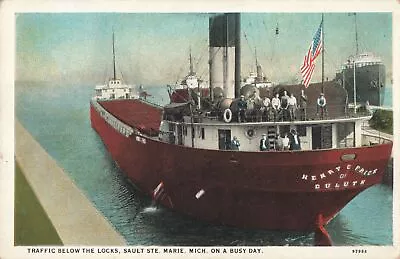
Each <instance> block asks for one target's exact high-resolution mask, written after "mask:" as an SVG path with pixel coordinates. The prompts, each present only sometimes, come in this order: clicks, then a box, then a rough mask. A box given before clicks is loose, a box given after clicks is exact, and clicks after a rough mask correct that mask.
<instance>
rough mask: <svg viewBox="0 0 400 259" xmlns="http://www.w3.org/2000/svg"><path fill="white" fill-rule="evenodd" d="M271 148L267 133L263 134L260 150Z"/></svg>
mask: <svg viewBox="0 0 400 259" xmlns="http://www.w3.org/2000/svg"><path fill="white" fill-rule="evenodd" d="M268 150H269V141H268V139H267V134H262V138H261V139H260V151H268Z"/></svg>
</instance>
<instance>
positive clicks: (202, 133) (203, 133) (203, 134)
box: [201, 128, 205, 139]
mask: <svg viewBox="0 0 400 259" xmlns="http://www.w3.org/2000/svg"><path fill="white" fill-rule="evenodd" d="M204 138H205V132H204V128H201V139H204Z"/></svg>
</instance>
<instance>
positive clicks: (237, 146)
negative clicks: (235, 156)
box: [231, 136, 240, 150]
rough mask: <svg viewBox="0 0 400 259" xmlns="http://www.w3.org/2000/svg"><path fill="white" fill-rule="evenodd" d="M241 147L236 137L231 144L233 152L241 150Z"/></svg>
mask: <svg viewBox="0 0 400 259" xmlns="http://www.w3.org/2000/svg"><path fill="white" fill-rule="evenodd" d="M239 147H240V142H239V140H238V139H237V137H236V136H234V137H233V139H232V142H231V149H232V150H239Z"/></svg>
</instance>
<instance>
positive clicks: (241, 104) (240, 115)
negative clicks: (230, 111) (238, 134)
mask: <svg viewBox="0 0 400 259" xmlns="http://www.w3.org/2000/svg"><path fill="white" fill-rule="evenodd" d="M238 109H239V111H238V121H239V122H242V121H244V117H245V116H244V115H245V112H246V109H247V102H246V101H245V100H244V95H241V96H240V100H239V102H238Z"/></svg>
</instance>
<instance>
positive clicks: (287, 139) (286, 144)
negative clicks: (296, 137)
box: [282, 133, 290, 150]
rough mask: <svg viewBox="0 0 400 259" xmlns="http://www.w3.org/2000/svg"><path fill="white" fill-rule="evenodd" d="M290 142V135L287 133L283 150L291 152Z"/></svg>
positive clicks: (283, 140) (283, 139)
mask: <svg viewBox="0 0 400 259" xmlns="http://www.w3.org/2000/svg"><path fill="white" fill-rule="evenodd" d="M289 142H290V140H289V138H288V134H287V133H285V136H284V137H283V138H282V144H283V150H289V146H290V145H289Z"/></svg>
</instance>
